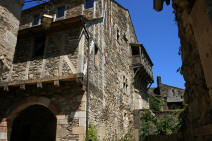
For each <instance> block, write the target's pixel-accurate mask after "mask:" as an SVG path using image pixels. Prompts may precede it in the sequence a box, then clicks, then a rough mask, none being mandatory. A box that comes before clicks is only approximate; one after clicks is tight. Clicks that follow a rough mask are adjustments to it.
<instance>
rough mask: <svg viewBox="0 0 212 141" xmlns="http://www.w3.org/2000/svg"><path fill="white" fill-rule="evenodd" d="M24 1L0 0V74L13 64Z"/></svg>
mask: <svg viewBox="0 0 212 141" xmlns="http://www.w3.org/2000/svg"><path fill="white" fill-rule="evenodd" d="M11 3H12V4H11ZM23 3H24V0H10V1H9V2H8V1H7V0H1V1H0V39H1V40H0V75H1V73H2V72H3V71H6V70H8V69H10V67H11V65H12V60H13V54H14V52H15V46H16V42H17V34H18V29H19V22H20V16H21V8H22V6H23Z"/></svg>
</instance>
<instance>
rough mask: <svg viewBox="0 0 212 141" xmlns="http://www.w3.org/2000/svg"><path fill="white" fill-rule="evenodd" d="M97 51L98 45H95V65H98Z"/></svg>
mask: <svg viewBox="0 0 212 141" xmlns="http://www.w3.org/2000/svg"><path fill="white" fill-rule="evenodd" d="M98 51H99V49H98V47H97V46H95V54H94V63H95V65H96V66H98V63H99V62H98Z"/></svg>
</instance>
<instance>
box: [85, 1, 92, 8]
mask: <svg viewBox="0 0 212 141" xmlns="http://www.w3.org/2000/svg"><path fill="white" fill-rule="evenodd" d="M93 6H94V0H86V1H85V9H89V8H92V7H93Z"/></svg>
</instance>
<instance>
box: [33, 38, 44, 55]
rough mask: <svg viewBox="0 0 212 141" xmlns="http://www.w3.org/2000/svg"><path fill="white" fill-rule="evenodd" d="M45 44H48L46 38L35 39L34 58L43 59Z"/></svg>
mask: <svg viewBox="0 0 212 141" xmlns="http://www.w3.org/2000/svg"><path fill="white" fill-rule="evenodd" d="M45 42H46V37H45V36H40V37H37V38H35V42H34V55H33V57H41V56H43V55H44V49H45Z"/></svg>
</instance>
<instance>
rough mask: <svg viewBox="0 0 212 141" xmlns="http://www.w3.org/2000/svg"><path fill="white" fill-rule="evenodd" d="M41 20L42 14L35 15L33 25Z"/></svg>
mask: <svg viewBox="0 0 212 141" xmlns="http://www.w3.org/2000/svg"><path fill="white" fill-rule="evenodd" d="M39 22H40V15H36V16H34V18H33V22H32V25H33V26H34V25H38V24H39Z"/></svg>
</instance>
